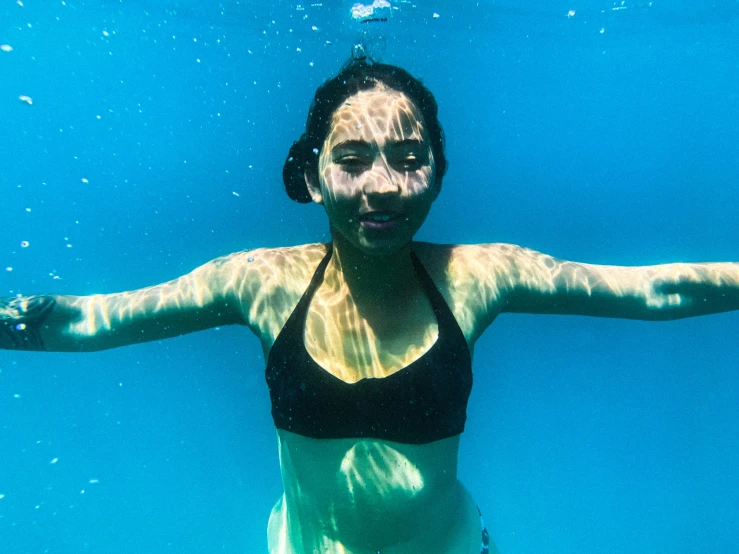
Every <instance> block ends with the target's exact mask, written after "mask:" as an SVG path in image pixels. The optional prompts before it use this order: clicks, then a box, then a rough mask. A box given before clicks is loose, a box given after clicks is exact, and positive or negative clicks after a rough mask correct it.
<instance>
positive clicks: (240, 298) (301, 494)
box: [0, 59, 739, 554]
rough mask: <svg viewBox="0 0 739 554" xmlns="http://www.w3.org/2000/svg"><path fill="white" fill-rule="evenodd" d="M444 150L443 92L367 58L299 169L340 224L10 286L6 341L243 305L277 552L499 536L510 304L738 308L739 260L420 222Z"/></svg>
mask: <svg viewBox="0 0 739 554" xmlns="http://www.w3.org/2000/svg"><path fill="white" fill-rule="evenodd" d="M445 170H446V159H445V156H444V140H443V132H442V129H441V125H440V123H439V121H438V118H437V105H436V102H435V100H434V97H433V96H432V94H431V93H430V92H429V91H428V90H427V89H426V88H425V87H424V86H423V85H422V84H421V82H420V81H418V80H417V79H415V78H414V77H412V76H411V75H409V74H408V73H407V72H405V71H404V70H402V69H400V68H398V67H394V66H390V65H384V64H378V63H372V62H371V61H369V60H367V59H355V60H353V61H352V62H350V63H349V64H348V65H347V66H345V67H344V68H343V69H342V70H341V72H340V73H339V74H338V75H337V76H336V77H334V78H333V79H331V80H329V81H327V82H326V83H324V84H323V85H322V86H321V87H320V88H319V89H318V91H317V92H316V95H315V98H314V100H313V103H312V106H311V108H310V112H309V115H308V121H307V125H306V132H305V133H304V134H303V135H302V137H301V138H300V140H299V141H297V142H296V143H295V144H294V145H293V146H292V148H291V149H290V153H289V155H288V158H287V161H286V162H285V166H284V169H283V181H284V183H285V186H286V189H287V193H288V195H289V196H290V198H292V199H293V200H296V201H298V202H305V203H307V202H316V203H318V204H320V205H322V206H323V207H324V209H325V211H326V214H327V216H328V220H329V225H330V228H331V237H332V240H331V243H329V244H306V245H301V246H293V247H285V248H273V249H257V250H253V251H249V252H238V253H235V254H231V255H229V256H225V257H223V258H219V259H216V260H213V261H211V262H209V263H207V264H205V265H203V266H201V267H199V268H197V269H195V270H194V271H193V272H192V273H190V274H188V275H185V276H183V277H180V278H179V279H176V280H174V281H171V282H168V283H164V284H161V285H157V286H154V287H150V288H146V289H141V290H137V291H130V292H123V293H118V294H106V295H94V296H85V297H73V296H61V295H39V296H29V297H18V298H6V299H0V347H2V348H7V349H23V350H47V351H79V352H82V351H93V350H101V349H106V348H114V347H118V346H124V345H127V344H133V343H139V342H144V341H151V340H160V339H163V338H167V337H173V336H177V335H181V334H184V333H189V332H193V331H198V330H201V329H207V328H211V327H215V326H221V325H226V324H241V325H245V326H247V327H248V328H249V329H251V330H252V331H253V332H254V333H255V334H256V336H257V337H258V338H259V339H260V341H261V343H262V348H263V350H264V354H265V359H266V360H267V368H266V378H267V384H268V387H269V392H270V397H271V401H272V415H273V419H274V423H275V427H276V428H277V438H278V445H279V458H280V466H281V471H282V479H283V484H284V494H283V496H282V498H280V499H279V500H278V502H277V504H276V505H275V507H274V509H273V510H272V514H271V516H270V518H269V523H268V541H269V551H270V553H271V554H288V553H289V554H292V553H296V554H313V553H330V554H377V553H381V554H419V553H424V554H478V553H480V552H488V551H489V550H490V551H493V550H494V547H493V546H492V545H490V544H489V541H488V537H487V532H486V531H485V528H484V526H483V525H481V517H480V514H479V512H478V510H477V507H476V505H475V501H474V500H473V499H472V497H471V496H470V494H469V493H468V492H467V490H466V489H465V488H464V487H463V485H462V484H461V483H460V482H459V481H458V479H457V455H458V450H459V438H460V435H461V433H462V431H463V430H464V425H465V420H466V407H467V399H468V396H469V393H470V389H471V387H472V369H471V358H472V353H473V352H474V346H475V343H476V341H477V339H478V338H479V337H480V336H481V335H482V333H483V331H485V330H486V329H487V328H488V326H489V325H490V324H491V323H492V322H493V321H494V320H495V318H496V316H497V315H498V314H500V313H503V312H519V313H522V312H525V313H538V314H573V315H589V316H602V317H619V318H630V319H643V320H669V319H677V318H684V317H691V316H698V315H704V314H710V313H717V312H725V311H730V310H735V309H737V308H739V264H734V263H712V264H667V265H658V266H647V267H618V266H597V265H589V264H581V263H576V262H569V261H563V260H557V259H555V258H552V257H550V256H547V255H545V254H541V253H538V252H534V251H532V250H529V249H526V248H522V247H520V246H515V245H510V244H476V245H439V244H429V243H420V242H415V241H413V237H414V235H415V234H416V232H417V231H418V230H419V228H420V227H421V225H422V224H423V222H424V220H425V219H426V216H427V215H428V213H429V210H430V209H431V206H432V204H433V203H434V201H435V200H436V199H437V197H438V195H439V193H440V190H441V183H442V178H443V176H444V173H445Z"/></svg>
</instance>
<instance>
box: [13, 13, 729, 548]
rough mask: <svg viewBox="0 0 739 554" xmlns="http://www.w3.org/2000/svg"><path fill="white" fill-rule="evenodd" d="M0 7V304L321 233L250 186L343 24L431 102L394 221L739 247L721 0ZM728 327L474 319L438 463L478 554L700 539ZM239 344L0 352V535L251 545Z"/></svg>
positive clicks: (261, 460) (266, 176) (266, 173)
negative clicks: (431, 197)
mask: <svg viewBox="0 0 739 554" xmlns="http://www.w3.org/2000/svg"><path fill="white" fill-rule="evenodd" d="M391 4H392V6H391V7H390V8H384V9H383V14H385V13H386V14H388V15H387V18H388V21H384V22H383V21H377V22H369V23H360V21H359V20H356V19H353V17H352V13H351V8H352V2H344V1H339V0H336V1H330V0H324V1H323V2H300V3H298V2H286V1H279V2H266V1H265V2H256V1H251V0H243V1H235V0H224V1H220V2H216V1H206V2H196V1H195V0H188V1H184V0H183V1H175V0H157V1H154V0H115V1H114V0H98V1H81V0H64V1H61V0H22V1H17V0H2V3H0V45H1V46H0V129H1V130H2V143H3V144H2V147H0V206H2V212H1V213H2V222H1V224H0V296H12V295H16V294H32V293H43V292H53V293H60V294H76V295H81V294H92V293H104V292H114V291H121V290H130V289H134V288H139V287H143V286H147V285H151V284H155V283H159V282H162V281H166V280H169V279H172V278H174V277H177V276H179V275H182V274H184V273H186V272H188V271H190V270H191V269H193V268H194V267H196V266H198V265H200V264H202V263H205V262H206V261H208V260H210V259H212V258H215V257H217V256H220V255H223V254H227V253H229V252H233V251H237V250H244V249H251V248H256V247H263V246H280V245H292V244H299V243H305V242H313V241H325V240H328V234H327V231H328V229H327V223H326V220H325V216H324V214H323V212H322V211H321V209H320V208H319V207H317V206H304V205H298V204H295V203H293V202H291V201H290V200H289V199H288V198H287V196H286V195H285V193H284V191H283V187H282V181H281V169H282V163H283V161H284V159H285V156H286V154H287V150H288V148H289V146H290V144H292V141H293V140H296V139H297V138H298V136H299V135H300V133H301V129H302V126H303V125H304V122H305V117H306V115H307V110H308V105H309V103H310V100H311V99H312V95H313V92H314V91H315V88H316V87H317V86H318V85H319V84H320V83H321V82H322V81H324V80H325V79H327V78H329V77H330V76H331V75H332V74H334V73H335V72H336V71H337V70H338V69H339V68H340V66H341V65H342V64H343V63H344V62H345V61H346V60H347V59H348V57H349V54H350V50H351V47H352V45H353V44H355V43H356V42H357V41H358V40H364V41H365V42H366V43H367V44H368V46H369V47H370V48H371V49H372V51H373V52H375V53H376V55H378V56H381V57H382V60H383V61H385V62H387V63H394V64H398V65H401V66H403V67H405V68H406V69H408V70H409V71H411V72H412V73H414V74H415V75H417V76H419V77H421V78H422V79H423V80H424V82H425V83H426V84H427V85H428V86H429V87H430V88H431V90H432V91H433V92H434V93H435V95H436V98H437V100H438V102H439V105H440V117H441V120H442V123H443V125H444V128H445V131H446V136H447V151H448V158H449V162H450V168H449V172H448V174H447V176H446V178H445V180H444V187H443V191H442V194H441V196H440V198H439V200H438V201H437V202H436V204H435V206H434V209H433V210H432V213H431V216H430V218H429V220H428V221H427V223H426V225H425V227H424V228H423V229H422V231H421V233H420V235H419V237H418V238H419V239H420V240H429V241H435V242H441V243H455V242H459V243H469V242H474V243H478V242H511V243H516V244H521V245H525V246H528V247H531V248H534V249H536V250H540V251H543V252H546V253H548V254H552V255H554V256H556V257H559V258H565V259H572V260H577V261H583V262H590V263H603V264H626V265H642V264H653V263H663V262H673V261H686V262H687V261H739V239H738V237H737V214H739V162H738V160H739V2H737V1H736V0H717V1H711V2H709V1H698V2H693V1H691V2H689V1H685V0H673V1H669V2H668V1H664V2H662V1H659V0H655V1H654V2H632V1H631V0H626V1H624V2H622V1H621V0H619V1H618V2H617V3H614V2H613V1H612V0H610V1H606V0H599V1H595V0H588V1H584V0H570V1H567V2H563V1H559V0H546V1H545V0H536V1H534V0H532V1H530V2H515V1H513V0H501V1H496V2H492V1H490V2H482V1H481V2H473V1H470V0H461V1H455V2H451V1H446V2H442V1H436V2H434V1H422V0H419V1H418V2H408V1H405V2H404V1H392V2H391ZM738 331H739V314H735V313H733V314H732V313H729V314H722V315H716V316H710V317H705V318H697V319H689V320H683V321H676V322H669V323H650V322H635V321H622V320H607V319H596V318H582V317H581V318H578V317H558V316H526V315H503V316H501V317H500V318H499V319H498V320H497V321H496V323H495V324H494V325H493V326H492V327H491V328H490V329H489V330H488V333H487V334H486V336H484V337H483V338H482V339H481V340H480V342H479V343H478V345H477V348H476V352H475V354H476V356H475V362H474V372H475V386H474V389H473V393H472V397H471V399H470V405H469V411H468V423H467V430H466V432H465V434H464V436H463V440H462V446H461V452H460V479H461V480H462V481H463V482H464V484H465V485H466V486H467V487H468V488H469V490H470V491H471V493H472V494H473V496H474V498H475V499H476V500H477V502H478V504H479V506H480V508H481V510H482V513H483V516H484V518H485V522H486V523H487V526H488V529H489V531H490V533H491V535H492V537H493V539H494V540H495V542H496V543H497V545H498V547H499V549H500V551H501V553H502V554H524V553H530V554H539V553H576V554H577V553H627V552H628V553H633V552H640V553H709V552H710V553H713V554H716V553H731V552H736V538H737V536H739V503H737V501H736V498H737V496H738V495H739V472H737V471H736V468H737V467H739V417H738V414H739V363H738V362H737V360H738V359H739V341H737V332H738ZM263 371H264V360H263V357H262V353H261V349H260V346H259V344H258V341H257V340H256V339H255V338H254V337H253V336H252V335H251V334H250V333H249V331H248V330H246V329H244V328H236V327H224V328H220V329H214V330H211V331H207V332H202V333H197V334H193V335H187V336H183V337H179V338H176V339H171V340H168V341H165V342H157V343H149V344H142V345H137V346H131V347H126V348H122V349H118V350H111V351H105V352H99V353H93V354H77V355H74V354H39V353H23V352H10V351H0V552H3V553H6V552H7V553H9V554H24V553H29V554H30V553H54V554H73V553H74V554H76V553H81V552H90V553H110V554H119V553H121V554H123V553H126V554H128V553H132V552H136V553H138V554H149V553H151V554H154V553H162V552H173V553H193V554H195V553H198V554H202V553H210V552H223V553H251V552H254V553H261V552H266V524H267V518H268V515H269V511H270V509H271V507H272V505H273V504H274V502H275V501H276V500H277V498H278V497H279V495H280V494H281V491H282V487H281V481H280V475H279V465H278V460H277V450H276V441H275V431H274V427H273V424H272V420H271V416H270V407H269V397H268V393H267V388H266V384H265V381H264V373H263Z"/></svg>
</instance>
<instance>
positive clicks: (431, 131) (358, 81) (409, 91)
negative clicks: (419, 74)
mask: <svg viewBox="0 0 739 554" xmlns="http://www.w3.org/2000/svg"><path fill="white" fill-rule="evenodd" d="M379 83H382V84H384V85H385V86H387V87H388V88H391V89H393V90H396V91H398V92H402V93H403V94H405V95H406V96H407V97H408V98H409V99H410V100H411V101H412V102H413V103H414V104H415V105H416V107H417V108H418V109H419V111H420V112H421V114H422V115H423V120H424V124H425V127H426V130H427V132H428V135H429V138H430V140H431V152H432V153H433V156H434V162H435V164H436V184H437V186H439V187H441V180H442V178H443V177H444V174H445V173H446V169H447V161H446V156H445V155H444V131H443V129H442V128H441V123H440V122H439V117H438V106H437V104H436V100H435V99H434V95H433V94H431V91H429V90H428V89H427V88H426V87H425V86H424V84H423V83H421V81H419V80H418V79H416V78H415V77H413V75H411V74H410V73H408V72H407V71H406V70H404V69H401V68H400V67H396V66H394V65H387V64H382V63H374V62H372V61H371V60H369V59H368V58H366V57H362V58H353V59H352V60H351V61H350V62H349V63H348V64H347V65H345V66H344V67H343V68H342V69H341V71H339V73H338V75H336V76H335V77H333V78H332V79H329V80H328V81H326V82H325V83H323V84H322V85H321V86H320V87H318V90H317V91H316V95H315V97H314V98H313V102H312V103H311V106H310V110H309V112H308V121H307V122H306V124H305V133H303V134H302V135H301V137H300V139H299V140H298V141H296V142H294V143H293V145H292V147H290V152H289V154H288V155H287V159H286V160H285V165H284V166H283V168H282V181H283V183H285V190H287V194H288V196H289V197H290V198H292V199H293V200H295V201H296V202H301V203H304V204H307V203H308V202H311V196H310V193H309V192H308V187H307V185H306V184H305V174H306V173H307V174H308V175H309V176H310V177H311V178H315V180H316V182H318V154H319V152H320V150H321V148H322V147H323V143H324V141H325V140H326V137H328V134H329V132H330V131H331V129H330V127H331V118H332V116H333V114H334V112H335V111H336V110H337V109H338V108H339V107H340V106H341V105H342V103H343V102H344V101H345V100H346V99H347V98H349V97H350V96H353V95H354V94H356V93H358V92H360V91H363V90H370V89H372V88H373V87H375V86H376V85H378V84H379Z"/></svg>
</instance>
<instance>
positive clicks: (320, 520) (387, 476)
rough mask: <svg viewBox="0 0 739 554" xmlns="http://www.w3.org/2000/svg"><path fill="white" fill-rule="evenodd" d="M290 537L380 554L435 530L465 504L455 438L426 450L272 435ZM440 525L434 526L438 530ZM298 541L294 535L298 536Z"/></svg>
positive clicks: (367, 441) (446, 526) (444, 526)
mask: <svg viewBox="0 0 739 554" xmlns="http://www.w3.org/2000/svg"><path fill="white" fill-rule="evenodd" d="M278 438H279V451H280V464H281V469H282V478H283V484H284V487H285V503H286V506H285V508H286V513H287V517H288V521H289V527H292V528H291V529H288V533H289V534H291V535H292V534H293V533H298V534H299V535H300V536H301V542H305V541H306V540H307V541H312V540H315V539H316V538H317V537H316V536H314V535H316V534H320V535H322V536H324V537H326V538H327V539H329V540H333V541H340V542H341V543H342V544H344V545H345V546H347V547H351V546H352V545H356V546H358V547H360V546H361V547H362V548H366V547H367V546H370V545H371V547H372V548H374V549H376V550H377V549H380V548H383V547H387V546H390V545H392V544H397V543H401V542H404V541H408V540H412V539H413V538H414V537H417V536H418V535H419V533H428V532H429V529H434V527H435V528H437V529H439V528H441V529H445V530H446V532H447V533H448V532H449V531H450V529H449V524H450V520H452V519H453V517H452V514H455V513H459V512H463V511H464V510H463V508H464V504H465V503H469V502H471V500H469V498H468V495H467V494H466V491H464V489H463V488H462V487H461V485H460V484H459V482H458V481H457V453H458V449H459V437H451V438H448V439H443V440H440V441H436V442H433V443H429V444H422V445H416V444H402V443H395V442H389V441H382V440H375V439H329V440H326V439H311V438H308V437H303V436H301V435H296V434H294V433H290V432H287V431H282V430H280V431H278ZM437 523H438V524H437ZM296 538H297V537H296Z"/></svg>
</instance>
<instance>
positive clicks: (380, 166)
mask: <svg viewBox="0 0 739 554" xmlns="http://www.w3.org/2000/svg"><path fill="white" fill-rule="evenodd" d="M364 190H365V193H366V194H393V193H397V192H398V191H399V190H400V185H399V182H398V175H397V174H396V172H394V171H393V170H392V168H391V167H390V165H389V164H388V163H387V160H385V158H384V156H378V159H377V160H375V163H374V164H372V169H371V170H370V172H369V174H368V175H367V181H366V183H365V187H364Z"/></svg>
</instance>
